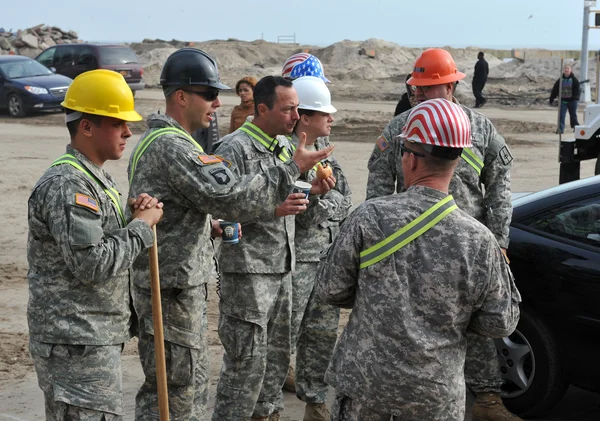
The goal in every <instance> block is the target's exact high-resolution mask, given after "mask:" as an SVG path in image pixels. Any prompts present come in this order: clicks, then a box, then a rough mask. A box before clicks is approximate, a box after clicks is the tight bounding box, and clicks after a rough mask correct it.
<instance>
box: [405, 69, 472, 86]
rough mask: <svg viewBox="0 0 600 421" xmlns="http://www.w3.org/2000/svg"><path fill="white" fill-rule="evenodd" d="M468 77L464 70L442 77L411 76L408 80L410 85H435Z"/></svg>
mask: <svg viewBox="0 0 600 421" xmlns="http://www.w3.org/2000/svg"><path fill="white" fill-rule="evenodd" d="M465 77H467V75H466V74H464V73H463V72H456V73H453V74H451V75H448V76H444V77H440V78H437V79H432V78H423V79H420V78H415V77H414V76H411V78H410V79H408V80H407V81H406V83H407V84H408V85H411V86H434V85H445V84H446V83H452V82H458V81H459V80H463V79H464V78H465Z"/></svg>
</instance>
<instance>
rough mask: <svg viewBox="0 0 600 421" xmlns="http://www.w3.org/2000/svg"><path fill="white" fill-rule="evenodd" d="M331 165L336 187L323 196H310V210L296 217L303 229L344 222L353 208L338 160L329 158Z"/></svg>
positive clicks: (346, 182) (348, 187)
mask: <svg viewBox="0 0 600 421" xmlns="http://www.w3.org/2000/svg"><path fill="white" fill-rule="evenodd" d="M329 165H331V167H332V169H333V175H334V177H335V178H336V184H335V187H334V188H333V189H332V190H330V191H329V192H327V193H326V194H325V195H322V196H310V197H309V200H310V203H309V205H308V209H307V210H306V211H305V212H302V213H301V214H298V215H296V223H297V224H298V225H300V226H301V227H303V228H309V227H311V226H315V225H318V224H320V223H322V222H325V221H327V220H333V221H338V222H339V221H343V220H344V219H345V218H346V217H347V216H348V214H349V213H350V208H352V192H351V190H350V186H349V185H348V180H346V177H345V176H344V173H343V172H342V167H341V166H340V165H339V163H338V162H337V160H335V159H332V158H331V157H330V158H329Z"/></svg>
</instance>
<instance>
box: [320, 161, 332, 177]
mask: <svg viewBox="0 0 600 421" xmlns="http://www.w3.org/2000/svg"><path fill="white" fill-rule="evenodd" d="M332 175H333V170H332V169H331V167H330V166H329V165H327V164H325V165H323V164H321V163H320V162H319V163H318V164H317V178H318V179H319V180H325V179H326V178H327V177H330V176H332Z"/></svg>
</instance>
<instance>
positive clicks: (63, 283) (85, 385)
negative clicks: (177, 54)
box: [27, 70, 162, 421]
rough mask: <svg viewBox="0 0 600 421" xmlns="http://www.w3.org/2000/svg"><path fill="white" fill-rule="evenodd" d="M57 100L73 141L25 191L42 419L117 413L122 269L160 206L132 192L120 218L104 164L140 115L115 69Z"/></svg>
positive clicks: (87, 78) (143, 242) (96, 73)
mask: <svg viewBox="0 0 600 421" xmlns="http://www.w3.org/2000/svg"><path fill="white" fill-rule="evenodd" d="M106 104H111V106H110V107H108V106H107V105H106ZM61 105H62V106H63V107H65V108H66V109H67V114H66V117H65V120H66V123H67V128H68V130H69V132H70V134H71V144H70V145H69V146H67V153H66V154H65V155H63V156H61V157H60V158H58V159H57V160H56V161H55V162H54V163H53V164H52V166H51V167H50V168H49V169H48V170H47V171H46V172H45V174H44V175H43V176H42V178H41V179H40V180H39V181H38V182H37V184H36V185H35V187H34V189H33V192H32V193H31V196H30V198H29V215H28V216H29V238H28V245H27V259H28V262H29V272H28V275H27V278H28V281H29V305H28V308H27V320H28V323H29V337H30V352H31V356H32V357H33V362H34V364H35V369H36V373H37V376H38V383H39V385H40V388H41V389H42V390H43V392H44V398H45V406H46V420H48V421H62V420H83V419H85V420H90V421H101V420H120V419H122V415H123V395H122V372H121V350H122V349H123V345H124V343H125V342H127V341H128V340H129V339H130V338H131V333H130V328H131V323H130V320H131V311H130V294H129V269H130V266H131V264H132V263H133V261H134V259H135V258H136V257H137V256H138V255H139V254H140V253H142V252H143V251H144V250H145V249H147V248H148V247H150V246H152V242H153V235H152V229H151V226H152V225H154V224H156V222H158V220H159V219H160V217H161V216H162V204H161V203H158V201H157V200H156V199H154V198H151V197H150V196H148V195H140V197H138V199H137V200H136V201H134V203H132V205H133V207H134V211H133V215H132V218H131V219H130V220H129V222H127V221H126V220H125V218H124V215H123V210H122V208H121V197H120V195H119V192H118V191H117V188H116V184H115V182H114V180H113V179H112V177H111V176H110V175H109V174H108V173H107V172H106V171H104V170H103V169H102V165H103V164H104V162H105V161H107V160H115V159H119V158H120V157H121V155H122V154H123V150H124V149H125V143H126V141H127V138H129V137H130V136H131V131H129V128H128V127H127V123H126V122H127V121H138V120H141V119H142V118H141V116H140V115H139V114H138V113H136V112H135V110H134V108H133V106H134V102H133V95H132V93H131V90H130V89H129V87H128V86H127V83H126V82H125V79H123V76H121V75H120V74H118V73H116V72H113V71H109V70H93V71H91V72H86V73H82V74H81V75H80V76H78V77H77V78H75V80H74V81H73V83H72V84H71V86H70V87H69V90H68V91H67V94H66V97H65V100H64V102H63V103H62V104H61ZM115 105H118V107H117V110H115V109H114V108H115ZM111 107H112V108H111Z"/></svg>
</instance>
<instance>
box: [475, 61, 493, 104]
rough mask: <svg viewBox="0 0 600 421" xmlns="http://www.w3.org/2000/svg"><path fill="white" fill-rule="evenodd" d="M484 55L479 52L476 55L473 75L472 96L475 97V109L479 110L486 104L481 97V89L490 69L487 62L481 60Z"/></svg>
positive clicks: (485, 100)
mask: <svg viewBox="0 0 600 421" xmlns="http://www.w3.org/2000/svg"><path fill="white" fill-rule="evenodd" d="M484 56H485V54H484V53H483V51H480V52H479V54H477V63H475V73H473V83H472V85H473V95H475V108H481V107H483V105H484V104H485V103H486V102H487V99H485V98H484V97H483V93H482V91H483V87H484V86H485V83H486V82H487V78H488V73H489V72H490V69H489V67H488V62H487V61H485V59H484V58H483V57H484Z"/></svg>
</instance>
